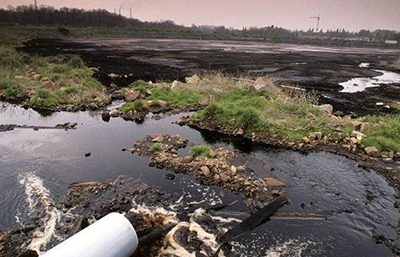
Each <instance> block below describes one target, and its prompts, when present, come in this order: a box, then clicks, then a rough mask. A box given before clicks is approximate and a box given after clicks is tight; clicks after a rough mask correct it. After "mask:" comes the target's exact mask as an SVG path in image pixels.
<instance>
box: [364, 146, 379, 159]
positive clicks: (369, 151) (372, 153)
mask: <svg viewBox="0 0 400 257" xmlns="http://www.w3.org/2000/svg"><path fill="white" fill-rule="evenodd" d="M364 151H365V152H366V153H367V154H368V155H369V156H372V157H379V151H378V149H376V147H375V146H368V147H365V148H364Z"/></svg>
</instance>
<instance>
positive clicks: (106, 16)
mask: <svg viewBox="0 0 400 257" xmlns="http://www.w3.org/2000/svg"><path fill="white" fill-rule="evenodd" d="M0 23H2V24H19V25H39V26H42V25H49V26H72V27H106V28H112V27H141V28H154V27H156V28H159V29H173V28H175V29H184V28H185V27H183V26H179V25H176V24H175V23H174V22H173V21H162V22H142V21H140V20H138V19H128V18H126V17H124V16H121V15H117V14H114V13H110V12H108V11H107V10H101V9H99V10H83V9H77V8H66V7H64V8H60V9H56V8H53V7H50V6H41V7H39V8H35V7H34V6H33V5H30V6H18V7H15V8H13V7H9V8H8V9H0Z"/></svg>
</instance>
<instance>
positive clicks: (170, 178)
mask: <svg viewBox="0 0 400 257" xmlns="http://www.w3.org/2000/svg"><path fill="white" fill-rule="evenodd" d="M164 178H166V179H168V180H174V179H175V175H174V174H172V173H167V174H165V175H164Z"/></svg>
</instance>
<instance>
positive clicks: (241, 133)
mask: <svg viewBox="0 0 400 257" xmlns="http://www.w3.org/2000/svg"><path fill="white" fill-rule="evenodd" d="M243 133H244V132H243V129H241V128H238V129H237V130H236V132H235V134H236V135H238V136H241V135H243Z"/></svg>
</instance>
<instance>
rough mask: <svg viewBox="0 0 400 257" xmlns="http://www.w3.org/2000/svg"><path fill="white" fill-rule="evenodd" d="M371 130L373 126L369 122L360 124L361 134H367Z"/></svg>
mask: <svg viewBox="0 0 400 257" xmlns="http://www.w3.org/2000/svg"><path fill="white" fill-rule="evenodd" d="M370 129H371V124H370V123H369V122H363V123H361V124H360V129H359V130H360V132H365V131H367V130H370Z"/></svg>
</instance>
